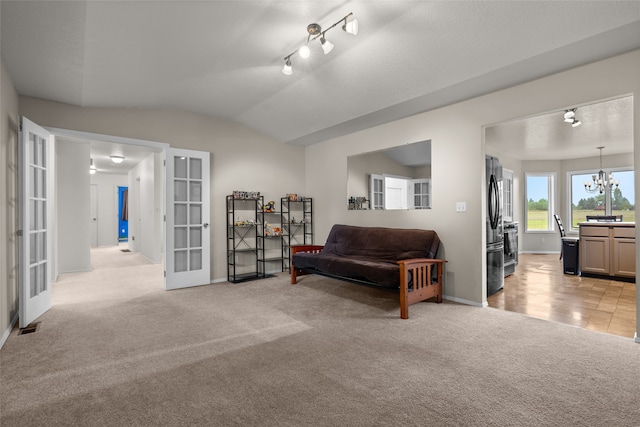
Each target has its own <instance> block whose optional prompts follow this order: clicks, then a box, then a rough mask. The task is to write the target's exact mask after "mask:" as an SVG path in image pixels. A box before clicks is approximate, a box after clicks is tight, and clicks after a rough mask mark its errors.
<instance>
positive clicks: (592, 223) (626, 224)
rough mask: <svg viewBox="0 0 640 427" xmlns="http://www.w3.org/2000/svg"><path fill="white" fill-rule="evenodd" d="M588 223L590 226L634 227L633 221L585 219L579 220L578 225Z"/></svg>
mask: <svg viewBox="0 0 640 427" xmlns="http://www.w3.org/2000/svg"><path fill="white" fill-rule="evenodd" d="M583 225H588V226H590V227H592V226H593V227H635V226H636V223H635V222H616V221H585V222H579V223H578V226H583Z"/></svg>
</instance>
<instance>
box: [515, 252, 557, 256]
mask: <svg viewBox="0 0 640 427" xmlns="http://www.w3.org/2000/svg"><path fill="white" fill-rule="evenodd" d="M518 253H520V254H533V255H560V251H520V252H518Z"/></svg>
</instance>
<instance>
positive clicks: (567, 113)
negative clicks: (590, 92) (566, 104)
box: [564, 108, 576, 122]
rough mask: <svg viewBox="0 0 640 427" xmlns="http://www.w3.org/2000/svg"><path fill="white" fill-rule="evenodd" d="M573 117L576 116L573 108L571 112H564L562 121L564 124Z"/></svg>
mask: <svg viewBox="0 0 640 427" xmlns="http://www.w3.org/2000/svg"><path fill="white" fill-rule="evenodd" d="M575 115H576V109H575V108H573V109H571V110H565V112H564V121H565V122H566V121H567V120H569V119H572V118H574V117H575Z"/></svg>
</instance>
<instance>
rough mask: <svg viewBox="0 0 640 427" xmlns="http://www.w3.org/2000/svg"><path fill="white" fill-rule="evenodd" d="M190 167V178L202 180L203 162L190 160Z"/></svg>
mask: <svg viewBox="0 0 640 427" xmlns="http://www.w3.org/2000/svg"><path fill="white" fill-rule="evenodd" d="M189 166H190V169H189V178H191V179H202V160H200V159H192V158H190V159H189Z"/></svg>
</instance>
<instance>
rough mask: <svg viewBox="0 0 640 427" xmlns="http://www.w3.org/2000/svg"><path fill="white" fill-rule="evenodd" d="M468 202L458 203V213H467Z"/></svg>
mask: <svg viewBox="0 0 640 427" xmlns="http://www.w3.org/2000/svg"><path fill="white" fill-rule="evenodd" d="M466 211H467V202H456V212H466Z"/></svg>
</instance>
